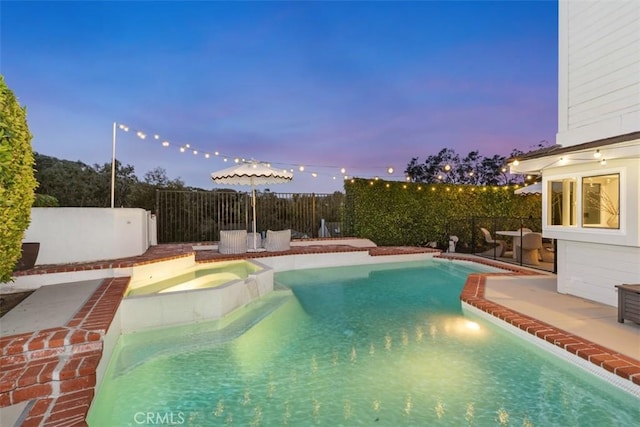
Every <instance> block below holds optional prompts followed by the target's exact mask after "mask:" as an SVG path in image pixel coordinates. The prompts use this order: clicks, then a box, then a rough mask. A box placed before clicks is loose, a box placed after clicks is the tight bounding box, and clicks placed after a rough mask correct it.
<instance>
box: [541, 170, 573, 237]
mask: <svg viewBox="0 0 640 427" xmlns="http://www.w3.org/2000/svg"><path fill="white" fill-rule="evenodd" d="M548 190H549V191H548V192H547V197H548V199H547V201H548V204H547V209H548V211H547V225H564V226H574V225H577V218H576V180H575V179H573V178H566V179H561V180H554V181H549V182H548Z"/></svg>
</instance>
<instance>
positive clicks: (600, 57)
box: [556, 0, 640, 146]
mask: <svg viewBox="0 0 640 427" xmlns="http://www.w3.org/2000/svg"><path fill="white" fill-rule="evenodd" d="M558 17H559V22H558V24H559V28H558V35H559V44H558V134H557V136H556V142H557V143H558V144H561V145H563V146H570V145H576V144H580V143H583V142H588V141H594V140H598V139H603V138H608V137H612V136H616V135H625V134H628V133H632V132H635V131H638V130H640V1H636V0H618V1H566V0H561V1H560V2H559V10H558Z"/></svg>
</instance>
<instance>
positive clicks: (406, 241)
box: [345, 179, 542, 250]
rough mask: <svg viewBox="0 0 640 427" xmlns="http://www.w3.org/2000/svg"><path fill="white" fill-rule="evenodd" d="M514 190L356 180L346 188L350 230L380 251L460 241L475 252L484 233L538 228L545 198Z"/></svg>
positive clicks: (494, 187) (347, 219) (347, 183)
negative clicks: (451, 238) (452, 238)
mask: <svg viewBox="0 0 640 427" xmlns="http://www.w3.org/2000/svg"><path fill="white" fill-rule="evenodd" d="M514 189H515V187H514V186H504V187H497V186H472V185H455V184H419V183H403V182H391V181H383V180H368V179H354V180H352V181H347V182H346V183H345V193H346V197H345V198H346V209H345V224H346V225H347V226H348V227H349V232H350V233H351V235H353V236H357V237H363V238H368V239H371V240H372V241H374V242H375V243H376V244H378V245H381V246H389V245H393V246H404V245H410V246H414V245H418V246H421V245H424V244H426V243H427V242H432V241H436V242H438V243H439V244H443V243H445V242H446V239H448V235H456V236H458V237H459V238H460V239H461V240H463V241H461V242H460V245H461V247H462V246H465V247H467V248H469V249H470V250H471V245H472V244H473V243H475V244H476V245H478V244H480V243H481V241H480V240H481V239H480V236H481V231H480V227H486V228H487V229H490V230H492V229H494V228H496V227H498V228H499V229H517V228H519V227H520V225H523V226H531V227H532V228H539V226H540V224H539V222H540V218H539V217H540V216H541V214H542V205H541V198H540V196H519V195H515V194H514ZM496 218H500V223H499V224H496V223H495V221H496ZM530 218H531V219H530ZM534 218H535V219H534ZM521 219H524V223H522V224H521V222H522V221H521Z"/></svg>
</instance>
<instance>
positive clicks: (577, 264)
mask: <svg viewBox="0 0 640 427" xmlns="http://www.w3.org/2000/svg"><path fill="white" fill-rule="evenodd" d="M594 164H595V165H596V167H594ZM612 173H619V174H620V228H619V229H607V228H584V227H582V226H581V218H582V206H581V202H580V201H581V197H582V189H581V187H582V186H581V178H582V177H586V176H592V175H599V174H612ZM562 178H574V179H576V183H577V185H576V191H577V197H576V200H577V203H576V206H575V208H576V209H577V218H578V221H577V224H576V225H575V226H562V225H548V222H549V221H548V211H549V209H548V206H549V196H548V192H545V194H544V195H543V200H542V211H543V215H542V217H543V218H542V222H543V225H542V232H543V235H544V237H548V238H552V239H557V253H556V260H557V286H558V292H561V293H566V294H571V295H576V296H579V297H582V298H586V299H589V300H592V301H598V302H601V303H603V304H608V305H611V306H614V307H615V306H617V301H618V300H617V298H618V296H617V289H616V288H615V285H619V284H623V283H640V196H639V194H640V159H618V160H615V161H610V162H608V163H607V165H606V166H600V165H597V163H596V162H591V163H583V164H578V165H573V166H564V167H555V168H549V169H545V171H544V175H543V189H544V188H547V187H546V185H547V182H548V181H553V180H558V179H562Z"/></svg>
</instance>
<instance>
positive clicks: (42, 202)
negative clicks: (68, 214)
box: [33, 193, 60, 208]
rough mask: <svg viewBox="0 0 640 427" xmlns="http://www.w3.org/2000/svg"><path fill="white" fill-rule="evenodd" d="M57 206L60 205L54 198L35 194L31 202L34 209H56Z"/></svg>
mask: <svg viewBox="0 0 640 427" xmlns="http://www.w3.org/2000/svg"><path fill="white" fill-rule="evenodd" d="M58 206H60V203H59V202H58V199H56V198H55V197H53V196H49V195H48V194H38V193H36V198H35V199H34V201H33V207H34V208H57V207H58Z"/></svg>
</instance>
